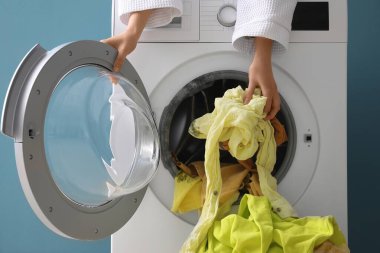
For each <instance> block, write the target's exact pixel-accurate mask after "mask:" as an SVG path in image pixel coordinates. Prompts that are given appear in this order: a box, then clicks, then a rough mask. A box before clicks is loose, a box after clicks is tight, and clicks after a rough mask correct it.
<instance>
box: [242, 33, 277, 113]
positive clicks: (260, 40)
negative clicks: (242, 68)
mask: <svg viewBox="0 0 380 253" xmlns="http://www.w3.org/2000/svg"><path fill="white" fill-rule="evenodd" d="M272 45H273V41H272V40H271V39H267V38H264V37H256V38H255V47H256V50H255V53H254V57H253V60H252V63H251V65H250V66H249V71H248V76H249V84H248V89H247V90H246V94H245V101H244V102H245V103H248V102H249V101H250V100H251V98H252V95H253V91H254V89H255V88H256V87H260V88H261V92H262V94H263V96H265V97H267V103H266V105H265V108H264V112H266V113H267V116H266V118H265V119H268V120H271V119H273V118H274V116H276V114H277V112H278V111H279V110H280V103H281V100H280V95H279V93H278V90H277V85H276V81H275V80H274V77H273V71H272Z"/></svg>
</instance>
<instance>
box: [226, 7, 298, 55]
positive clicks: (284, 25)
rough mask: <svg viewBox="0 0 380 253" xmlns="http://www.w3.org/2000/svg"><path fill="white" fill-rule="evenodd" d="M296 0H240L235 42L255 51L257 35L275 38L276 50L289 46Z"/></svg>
mask: <svg viewBox="0 0 380 253" xmlns="http://www.w3.org/2000/svg"><path fill="white" fill-rule="evenodd" d="M296 3H297V1H296V0H238V2H237V18H236V24H235V31H234V33H233V36H232V44H233V46H234V47H235V48H236V49H237V50H239V51H242V52H245V53H247V54H253V53H254V51H255V49H254V44H255V39H254V37H265V38H268V39H272V40H273V47H272V48H273V52H281V51H284V50H286V49H287V47H288V43H289V33H290V29H291V22H292V18H293V12H294V9H295V6H296Z"/></svg>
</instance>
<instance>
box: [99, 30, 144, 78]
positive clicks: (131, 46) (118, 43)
mask: <svg viewBox="0 0 380 253" xmlns="http://www.w3.org/2000/svg"><path fill="white" fill-rule="evenodd" d="M137 41H138V37H137V36H136V35H133V34H130V33H128V32H127V31H124V32H122V33H120V34H118V35H115V36H113V37H111V38H108V39H105V40H101V42H103V43H106V44H108V45H110V46H112V47H114V48H116V49H117V52H118V53H117V57H116V59H115V62H114V64H113V71H115V72H119V71H120V68H121V66H122V65H123V62H124V60H125V58H126V57H127V55H129V54H130V53H132V52H133V50H135V48H136V45H137Z"/></svg>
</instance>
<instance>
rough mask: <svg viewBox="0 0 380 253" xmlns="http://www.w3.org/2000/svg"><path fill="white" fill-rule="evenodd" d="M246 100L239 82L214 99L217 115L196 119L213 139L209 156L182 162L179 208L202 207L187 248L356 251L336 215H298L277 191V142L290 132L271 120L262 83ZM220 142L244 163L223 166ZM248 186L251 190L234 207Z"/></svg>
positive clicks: (197, 130) (193, 130)
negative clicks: (235, 206) (267, 117)
mask: <svg viewBox="0 0 380 253" xmlns="http://www.w3.org/2000/svg"><path fill="white" fill-rule="evenodd" d="M243 98H244V90H243V89H242V88H241V87H240V86H239V87H237V88H234V89H230V90H227V91H226V92H225V94H224V96H223V97H222V98H216V99H215V109H214V111H213V112H212V113H208V114H205V115H203V116H202V117H200V118H198V119H196V120H194V121H193V122H192V124H191V125H190V128H189V133H190V134H191V135H192V136H194V137H196V138H199V139H206V144H205V145H206V147H205V161H204V162H201V161H198V162H193V163H191V164H189V165H184V164H181V163H177V164H178V165H179V167H180V168H181V169H182V172H180V173H179V174H178V175H177V176H176V178H175V191H174V200H173V207H172V211H174V212H178V213H183V212H188V211H191V210H201V215H200V218H199V220H198V223H197V224H196V226H195V227H194V229H193V231H192V232H191V234H190V236H189V237H188V239H187V240H186V242H185V243H184V245H183V246H182V249H181V252H209V253H211V252H253V253H256V252H260V253H265V252H270V253H280V252H285V253H312V252H315V253H347V252H349V249H348V248H347V244H346V241H345V238H344V236H343V234H342V232H341V231H340V230H339V227H338V225H337V224H336V222H335V219H334V218H333V217H332V216H327V217H304V218H297V214H296V212H295V210H294V209H293V207H292V206H291V205H290V204H289V203H288V201H287V200H286V199H285V198H284V197H282V196H281V195H280V194H279V193H278V192H277V181H276V179H275V178H274V177H273V176H272V175H271V172H272V170H273V168H274V165H275V162H276V149H277V145H281V144H282V143H283V142H285V141H286V138H287V137H286V132H285V129H284V128H283V126H282V125H281V123H280V122H279V121H278V120H277V119H275V120H272V121H271V122H270V121H267V120H264V118H265V113H264V112H263V109H264V106H265V103H266V98H265V97H263V96H261V95H260V90H259V89H256V90H255V93H254V95H253V97H252V100H251V101H250V102H249V103H248V104H244V103H243ZM273 127H274V128H275V131H274V129H273ZM220 148H223V149H226V150H228V151H229V153H230V154H231V155H232V156H233V157H234V158H236V159H237V161H238V163H236V164H220V161H219V149H220ZM254 155H255V157H256V161H255V164H254V163H253V160H252V159H251V158H252V157H253V156H254ZM242 188H244V189H245V190H246V191H247V192H248V194H246V195H244V196H243V198H242V199H241V201H240V205H239V210H238V212H237V213H231V212H230V209H231V206H232V205H233V203H235V202H236V201H237V200H238V198H239V195H240V190H241V189H242Z"/></svg>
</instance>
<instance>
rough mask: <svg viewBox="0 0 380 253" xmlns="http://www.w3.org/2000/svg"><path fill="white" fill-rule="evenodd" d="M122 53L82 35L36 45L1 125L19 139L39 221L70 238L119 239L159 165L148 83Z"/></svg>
mask: <svg viewBox="0 0 380 253" xmlns="http://www.w3.org/2000/svg"><path fill="white" fill-rule="evenodd" d="M116 53H117V52H116V50H115V49H114V48H112V47H110V46H108V45H106V44H103V43H100V42H97V41H77V42H73V43H68V44H65V45H61V46H59V47H57V48H54V49H52V50H51V51H46V50H45V49H43V48H42V47H41V46H39V45H36V46H35V47H34V48H33V49H31V51H30V52H29V53H28V54H27V55H26V56H25V58H24V59H23V60H22V62H21V63H20V65H19V66H18V68H17V70H16V72H15V74H14V76H13V78H12V81H11V83H10V86H9V89H8V93H7V97H6V100H5V104H4V109H3V115H2V125H1V127H2V128H1V130H2V132H3V133H4V134H6V135H8V136H10V137H12V138H14V140H15V155H16V164H17V169H18V173H19V177H20V182H21V185H22V188H23V190H24V193H25V195H26V197H27V200H28V202H29V204H30V205H31V207H32V209H33V210H34V212H35V213H36V215H37V216H38V218H39V219H40V220H41V221H42V222H43V223H44V224H45V225H46V226H47V227H49V228H50V229H51V230H52V231H54V232H56V233H57V234H60V235H62V236H65V237H69V238H75V239H83V240H96V239H100V238H103V237H106V236H109V235H111V234H112V233H114V232H115V231H117V230H118V229H119V228H121V227H122V226H123V225H124V224H125V223H126V222H127V221H128V220H129V219H130V217H131V216H132V215H133V214H134V212H135V211H136V209H137V207H138V206H139V204H140V203H141V201H142V198H143V196H144V194H145V191H146V186H147V184H148V183H149V182H150V181H151V179H152V178H153V176H154V174H155V172H156V170H157V166H158V162H159V138H158V133H157V127H156V124H155V121H154V118H153V116H152V115H153V114H152V110H151V107H150V104H149V98H148V96H147V93H146V91H145V88H144V86H143V84H142V82H141V79H140V78H139V76H138V74H137V73H136V71H135V69H134V68H133V67H132V65H131V64H130V63H129V62H128V61H125V62H124V64H123V67H122V69H121V71H120V74H116V73H113V72H111V69H112V66H113V62H114V59H115V57H116Z"/></svg>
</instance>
